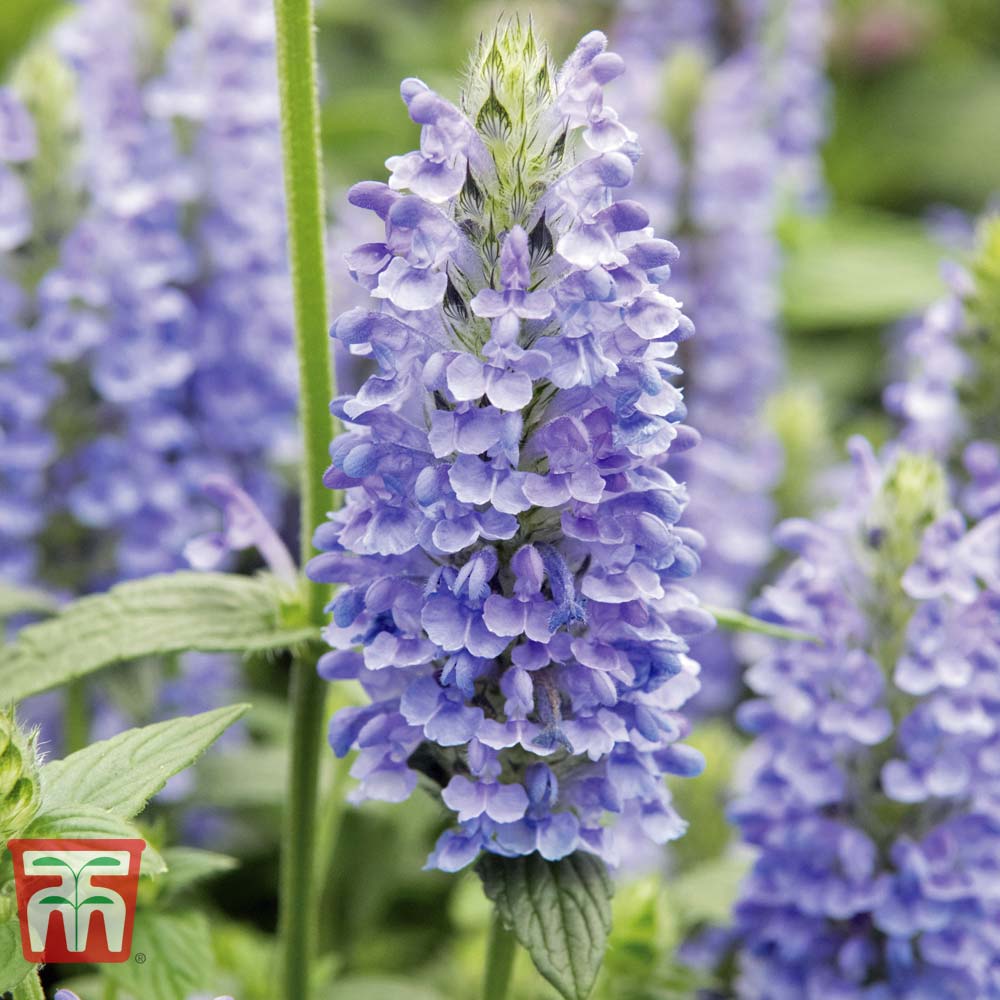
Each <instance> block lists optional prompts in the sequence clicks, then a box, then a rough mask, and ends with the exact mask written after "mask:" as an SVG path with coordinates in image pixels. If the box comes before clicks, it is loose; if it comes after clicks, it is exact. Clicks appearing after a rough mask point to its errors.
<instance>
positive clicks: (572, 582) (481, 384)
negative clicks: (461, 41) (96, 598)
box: [309, 22, 709, 871]
mask: <svg viewBox="0 0 1000 1000" xmlns="http://www.w3.org/2000/svg"><path fill="white" fill-rule="evenodd" d="M621 69H622V63H621V60H620V59H619V58H618V57H617V56H614V55H611V54H609V53H607V52H605V40H604V38H603V36H601V35H599V34H596V33H595V34H592V35H588V36H587V37H586V38H585V39H584V40H583V42H581V44H580V46H579V48H578V49H577V51H576V52H575V53H574V55H573V56H572V57H571V58H570V60H569V62H567V64H566V66H565V67H564V68H563V70H562V71H561V72H557V71H556V69H555V67H554V66H553V65H552V64H551V62H550V60H549V56H548V54H547V52H546V50H545V48H544V46H542V45H540V43H539V42H538V41H537V39H536V38H535V37H534V35H533V29H532V28H531V27H530V26H524V25H519V24H518V23H517V22H510V23H505V24H503V25H501V26H500V27H499V28H498V29H497V32H496V34H495V35H494V36H493V37H491V38H488V39H485V40H484V41H483V43H482V47H481V48H480V49H479V50H478V51H477V53H476V55H475V57H474V63H473V71H472V73H471V77H470V81H469V84H468V86H467V88H466V90H465V92H464V94H463V95H462V99H461V101H460V102H459V105H458V107H456V106H454V105H452V104H450V103H448V102H447V101H445V100H444V99H443V98H441V97H439V96H438V95H436V94H434V93H432V92H431V91H430V90H428V89H427V88H426V87H425V86H424V85H423V84H422V83H420V81H417V80H408V81H406V82H405V83H404V84H403V98H404V100H405V101H406V103H407V106H408V108H409V111H410V115H411V117H412V118H413V119H414V120H415V121H417V122H419V123H420V124H421V125H422V132H421V139H420V149H419V150H418V151H415V152H412V153H408V154H406V155H405V156H401V157H394V158H393V159H391V160H389V161H388V166H389V169H390V170H391V171H392V176H391V178H390V184H389V186H388V187H386V186H384V185H376V184H371V183H365V184H360V185H357V186H356V187H355V188H354V189H353V190H352V193H351V196H350V197H351V201H352V203H353V204H355V205H357V206H359V207H361V208H364V209H367V210H368V211H370V212H371V213H372V214H373V215H374V216H375V217H376V218H377V219H378V220H379V222H380V224H381V225H382V226H383V227H384V229H385V240H384V242H378V243H368V244H365V245H364V246H362V247H360V248H359V249H358V251H357V252H356V253H355V254H352V255H349V259H348V263H349V267H350V269H351V271H352V273H353V274H354V276H355V279H356V281H357V282H358V284H359V285H360V286H361V287H362V289H364V290H367V291H368V292H369V293H370V299H369V304H368V306H367V308H364V307H362V308H357V309H353V310H351V311H350V312H348V313H346V314H345V315H343V316H341V317H340V318H339V319H338V320H337V321H336V322H335V323H334V324H333V330H332V334H333V336H334V337H335V338H337V339H338V340H339V341H341V342H342V343H343V344H344V345H345V346H347V347H349V348H350V349H351V350H352V351H354V352H357V353H361V352H364V353H365V354H369V355H370V356H371V358H372V359H373V361H374V362H375V364H376V366H377V370H376V371H375V372H374V373H373V374H372V376H371V377H370V378H369V379H368V380H367V381H366V382H365V384H364V385H362V386H361V387H360V388H359V389H358V391H357V392H356V393H354V394H353V395H352V396H349V397H345V398H343V399H341V400H336V401H335V402H334V412H336V413H337V414H338V415H339V416H341V417H342V418H343V419H344V421H345V423H346V425H347V429H346V430H345V432H344V434H343V435H342V436H341V437H339V438H338V439H337V440H336V441H334V442H333V445H332V447H331V450H330V454H331V459H332V465H331V467H330V469H329V471H328V472H327V475H326V482H327V483H328V485H329V486H330V487H331V488H334V489H340V490H343V491H344V496H345V504H344V507H343V509H342V510H341V511H339V512H337V513H336V514H334V515H332V517H331V519H330V521H329V522H327V523H326V524H325V525H323V526H322V527H321V528H320V529H319V530H318V531H317V533H316V540H317V544H318V545H319V547H320V548H321V549H322V550H323V551H324V554H323V555H321V556H319V557H317V558H316V559H315V560H313V562H312V563H311V565H310V569H309V572H310V573H311V575H312V576H313V577H314V578H315V579H318V580H323V581H325V582H330V583H339V584H341V585H342V589H341V590H340V592H339V595H338V596H337V598H336V599H335V600H334V602H333V604H332V605H331V611H332V615H333V621H332V623H331V624H330V625H329V626H328V628H327V629H326V633H325V634H326V637H327V639H328V641H329V643H330V645H331V646H332V647H333V651H332V652H331V653H328V654H327V655H326V656H324V657H323V659H322V660H321V662H320V668H319V669H320V672H321V674H322V675H323V676H324V677H327V678H329V679H331V680H341V679H348V678H355V679H357V680H359V681H360V682H361V684H362V685H363V686H364V688H365V689H366V691H367V692H368V694H369V696H370V697H371V704H370V705H369V706H366V707H364V708H357V707H352V708H349V709H346V710H344V711H343V712H341V713H339V714H338V715H337V716H335V718H334V720H333V723H332V725H331V731H330V740H331V744H332V746H333V748H334V750H335V751H336V752H337V753H338V754H344V753H346V752H347V751H348V750H349V749H350V748H351V747H357V748H358V749H359V751H360V755H361V756H360V758H359V760H360V761H361V763H360V764H359V766H358V773H359V777H361V779H362V785H361V788H360V790H359V795H360V796H365V795H377V796H378V797H381V798H391V799H392V800H397V799H398V798H399V797H402V795H403V794H405V792H406V791H407V789H408V788H412V787H413V786H415V784H416V780H417V772H418V771H420V770H424V771H425V772H426V773H427V774H428V775H429V776H431V777H433V778H434V779H435V780H436V781H438V782H439V783H440V784H441V786H442V791H441V798H442V801H443V803H444V805H445V806H446V807H447V808H448V809H450V810H451V811H452V813H453V814H454V818H455V825H454V827H453V828H452V829H449V830H448V831H446V832H445V833H444V834H443V835H442V837H441V839H440V840H439V842H438V844H437V846H436V847H435V849H434V852H433V853H432V855H431V857H430V859H429V861H428V864H429V865H430V866H432V867H438V868H441V869H443V870H445V871H456V870H458V869H460V868H463V867H465V866H466V865H468V864H470V863H471V862H473V861H474V860H475V859H476V857H477V856H478V855H479V854H480V853H481V852H482V851H487V852H492V853H495V854H499V855H503V856H512V855H518V854H530V853H533V852H536V851H537V852H538V853H539V854H541V855H542V856H543V857H544V858H547V859H550V860H555V859H558V858H561V857H564V856H566V855H567V854H569V853H572V852H573V851H575V850H588V851H594V852H597V853H600V854H601V855H602V856H603V857H605V858H606V859H607V860H608V861H609V862H614V861H615V859H616V858H617V855H618V853H619V852H618V850H617V848H616V846H615V832H614V831H615V825H614V823H612V822H611V821H612V819H615V818H617V822H618V823H619V824H624V825H626V826H635V828H636V830H637V831H638V833H639V835H643V836H645V835H649V836H652V837H653V839H654V840H657V841H659V842H662V841H663V840H664V839H667V837H668V836H678V835H679V834H680V833H681V832H682V831H683V823H682V822H681V821H680V820H679V819H677V818H676V817H675V814H674V813H673V810H672V808H671V806H670V797H669V793H668V791H667V789H666V786H665V784H664V783H663V782H662V781H661V780H659V779H660V777H661V776H662V774H663V773H666V772H670V773H679V774H692V773H694V772H695V771H696V770H697V768H696V767H695V765H694V763H693V762H692V760H691V759H690V757H689V756H685V755H684V754H683V753H682V752H680V751H679V750H677V747H676V744H677V741H678V740H679V739H681V737H682V736H683V735H684V733H685V732H686V726H685V723H684V720H683V718H682V717H681V715H680V714H679V710H680V708H681V706H682V705H683V703H684V702H685V701H686V699H687V698H688V697H690V695H691V694H693V693H694V691H695V690H697V686H698V682H697V680H696V675H697V672H698V667H697V664H696V663H694V662H693V661H692V660H691V659H690V658H689V657H688V656H687V648H688V647H687V637H689V636H692V635H695V634H697V633H698V632H699V631H701V630H704V629H705V627H706V626H708V624H709V623H708V621H707V616H705V615H700V614H699V612H698V611H697V606H696V602H695V601H694V599H693V598H692V597H691V596H690V594H688V592H687V591H686V590H684V589H682V586H681V584H679V583H678V581H679V580H680V579H681V578H683V577H685V576H687V575H689V574H690V573H691V572H692V571H693V570H694V569H695V568H696V566H697V564H698V556H697V552H696V548H697V547H698V546H699V545H700V541H699V539H698V538H697V536H695V535H694V534H693V533H691V532H689V531H687V530H686V529H684V528H679V527H678V526H677V521H678V519H679V518H680V516H681V512H682V510H683V507H684V504H685V500H686V495H685V491H684V488H683V486H681V484H679V483H678V482H677V481H676V480H674V479H673V478H672V477H671V476H670V475H668V474H667V473H666V472H664V471H663V470H662V468H661V466H662V462H663V460H664V457H665V455H666V453H667V451H668V449H669V448H670V446H671V444H672V442H674V441H675V440H687V441H690V440H691V435H687V436H686V437H685V434H684V432H683V430H681V429H680V422H681V420H682V419H683V416H684V409H683V403H682V400H681V394H680V391H679V389H678V388H677V387H676V386H674V385H673V384H672V382H671V379H673V378H674V377H676V376H677V375H678V374H679V369H678V368H677V367H676V366H674V364H673V362H672V360H670V359H672V358H673V355H674V353H675V351H676V346H677V342H678V341H679V340H680V339H682V338H683V336H687V335H689V334H690V332H691V330H690V323H689V322H688V321H687V320H686V319H685V318H684V317H683V315H682V313H681V309H680V305H679V303H678V302H677V301H676V300H675V299H674V298H673V297H671V296H670V295H668V294H666V292H665V290H664V289H663V288H662V284H663V282H664V281H666V279H667V278H668V276H669V268H668V266H667V264H668V262H670V261H672V260H674V259H675V257H676V251H675V250H674V248H673V247H672V245H671V244H668V243H666V241H663V240H656V239H655V238H654V237H653V234H652V230H651V229H650V228H649V218H648V215H647V213H646V212H645V211H644V210H643V209H642V207H641V206H640V205H638V204H636V203H635V202H632V201H628V200H625V199H623V198H620V195H621V194H622V193H623V190H622V189H623V188H625V187H626V186H627V184H628V182H629V179H630V178H631V176H632V173H633V161H634V159H635V157H636V156H637V155H638V147H637V146H636V144H635V137H634V136H633V135H632V133H630V132H629V131H628V130H627V129H625V128H624V126H622V125H621V124H620V123H618V121H617V117H616V116H615V114H614V112H613V111H612V110H611V109H610V108H609V107H607V106H606V105H605V104H604V100H603V87H604V84H605V83H606V82H607V81H608V80H610V79H612V78H613V77H614V76H616V75H617V74H618V73H620V72H621ZM528 81H532V82H531V83H530V85H529V83H528ZM358 647H360V650H361V652H360V653H359V652H358ZM626 748H631V750H630V751H629V753H628V754H624V753H623V750H624V749H626ZM543 760H544V761H546V762H547V763H545V764H543V763H541V762H542V761H543ZM623 762H627V767H626V764H625V763H623ZM625 773H627V775H628V776H629V780H628V781H623V780H620V777H621V774H625ZM651 817H658V818H660V819H657V820H656V821H655V822H654V820H653V819H652V818H651ZM664 817H666V820H663V819H662V818H664ZM627 836H631V833H628V834H627Z"/></svg>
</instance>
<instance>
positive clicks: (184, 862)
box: [162, 847, 239, 893]
mask: <svg viewBox="0 0 1000 1000" xmlns="http://www.w3.org/2000/svg"><path fill="white" fill-rule="evenodd" d="M163 860H164V861H165V862H166V863H167V873H166V876H165V877H164V879H163V881H162V887H163V890H164V891H165V892H168V893H178V892H181V891H182V890H184V889H187V888H189V887H190V886H192V885H195V884H196V883H198V882H202V881H204V880H205V879H210V878H213V877H214V876H216V875H222V874H225V873H226V872H231V871H232V870H233V869H234V868H236V867H238V865H239V862H238V861H237V860H236V859H235V858H231V857H229V856H228V855H226V854H216V853H215V852H214V851H203V850H201V849H200V848H197V847H168V848H167V849H166V850H165V851H164V852H163Z"/></svg>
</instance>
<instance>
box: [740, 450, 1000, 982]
mask: <svg viewBox="0 0 1000 1000" xmlns="http://www.w3.org/2000/svg"><path fill="white" fill-rule="evenodd" d="M855 460H856V464H857V483H856V494H855V496H854V497H853V499H852V500H851V501H850V502H847V503H845V504H843V505H842V506H841V507H839V508H837V509H836V510H835V511H833V512H831V513H830V514H828V515H826V516H824V517H823V518H821V519H820V520H819V521H817V522H816V523H809V522H805V521H793V522H789V523H787V524H786V525H785V526H784V527H783V528H782V529H781V530H780V539H781V541H782V543H783V544H784V545H785V547H787V548H789V549H791V550H792V551H793V552H794V553H795V554H796V556H797V558H796V560H795V561H794V562H793V563H792V564H791V565H790V566H789V567H788V568H787V569H786V570H785V572H784V573H783V574H782V575H781V577H780V578H779V580H778V581H777V583H775V584H774V585H773V586H771V587H768V588H766V589H765V590H764V593H763V597H762V598H761V602H760V610H761V612H762V613H763V615H764V616H765V617H769V618H772V619H773V620H775V621H779V622H782V623H785V624H788V625H792V626H795V627H798V628H801V629H804V630H807V631H808V632H811V633H813V634H814V635H815V636H816V637H818V639H819V642H818V644H813V643H806V642H802V643H787V644H784V645H782V646H781V647H780V648H775V649H774V650H772V651H771V652H770V653H768V654H766V655H764V656H763V657H762V658H761V659H760V660H759V661H758V662H756V663H755V664H754V665H753V666H752V667H751V669H750V671H749V672H748V674H747V682H748V684H749V685H750V687H751V688H752V689H753V690H754V691H755V692H756V694H757V695H758V696H759V698H758V699H757V700H753V701H750V702H747V703H746V704H745V705H744V706H743V707H742V709H741V711H740V720H741V722H742V723H743V724H744V726H745V727H746V728H747V729H748V730H749V731H750V732H751V733H753V734H754V735H755V740H754V744H753V747H752V749H751V750H750V753H749V759H748V762H747V766H748V770H749V778H748V787H747V788H746V789H745V790H744V792H743V793H742V794H741V795H740V796H739V797H738V799H737V800H736V802H735V803H734V805H733V807H732V810H731V813H732V818H733V820H734V821H735V822H736V823H737V825H738V826H739V827H740V829H741V830H742V833H743V836H744V838H745V839H746V840H747V841H748V842H749V843H751V844H753V845H754V846H755V847H756V848H757V850H758V852H759V853H758V857H757V860H756V862H755V864H754V867H753V871H752V873H751V875H750V876H749V878H748V879H747V881H746V883H745V885H744V888H743V892H742V897H741V899H740V901H739V903H738V904H737V907H736V911H735V916H736V934H737V937H738V940H739V946H738V947H739V965H738V968H739V975H738V978H737V985H736V992H737V995H738V996H740V997H741V998H748V1000H750V998H753V1000H761V998H768V1000H780V998H788V1000H792V998H800V997H812V996H817V997H818V996H837V997H843V998H845V1000H850V998H857V1000H862V998H864V1000H877V998H889V997H911V998H917V997H932V996H933V997H956V998H957V997H971V996H975V997H984V998H985V997H993V996H997V995H1000V994H998V989H1000V985H998V984H1000V978H998V977H1000V950H998V947H997V940H996V935H995V934H994V933H993V931H992V929H991V928H992V927H993V926H994V924H995V922H996V920H997V918H998V917H1000V910H998V904H997V897H996V892H995V881H996V878H995V873H996V870H997V865H998V862H1000V854H998V851H997V844H998V843H1000V841H998V835H1000V813H998V811H997V793H998V787H1000V786H998V784H997V775H998V773H1000V772H998V769H997V750H998V746H1000V744H998V739H1000V735H998V734H1000V730H998V714H997V704H998V700H997V699H998V687H997V676H998V673H997V668H998V665H1000V628H998V622H1000V617H998V611H1000V559H998V552H1000V547H998V545H997V538H998V537H1000V535H998V533H1000V519H998V518H997V517H996V516H995V515H994V516H993V517H991V518H988V519H986V520H984V521H982V522H980V523H979V524H978V525H977V526H975V527H974V528H971V529H969V528H967V527H966V524H965V522H964V520H963V518H962V516H961V515H960V514H959V513H958V512H957V511H955V510H954V509H951V508H950V504H949V500H948V493H947V488H946V485H945V479H944V473H943V471H942V470H941V468H940V466H938V465H937V464H936V463H935V462H934V461H933V460H932V459H929V458H926V457H920V456H915V455H911V454H907V453H905V452H902V453H900V454H898V455H897V457H895V458H893V459H891V460H889V461H888V462H887V463H886V464H885V465H884V466H882V467H880V466H879V465H878V464H877V463H876V462H875V460H874V458H873V456H872V455H871V453H870V451H869V450H868V449H867V447H866V446H865V445H863V444H857V445H856V446H855Z"/></svg>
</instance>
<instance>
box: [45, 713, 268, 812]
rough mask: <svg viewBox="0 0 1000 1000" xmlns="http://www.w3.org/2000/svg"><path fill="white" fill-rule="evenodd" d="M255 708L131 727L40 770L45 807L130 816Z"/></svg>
mask: <svg viewBox="0 0 1000 1000" xmlns="http://www.w3.org/2000/svg"><path fill="white" fill-rule="evenodd" d="M249 707H250V706H249V705H230V706H229V707H228V708H217V709H215V710H214V711H212V712H203V713H202V714H201V715H193V716H186V717H183V718H180V719H170V720H169V721H167V722H157V723H155V724H154V725H152V726H144V727H142V728H141V729H130V730H128V731H127V732H124V733H121V734H119V735H118V736H114V737H112V738H111V739H110V740H103V741H101V742H100V743H93V744H91V745H90V746H89V747H86V748H84V749H83V750H80V751H78V752H77V753H74V754H71V755H70V756H69V757H67V758H66V759H65V760H57V761H53V762H52V763H51V764H46V765H45V766H44V767H42V769H41V772H40V776H41V783H42V803H43V808H45V809H46V810H47V811H51V810H53V809H57V808H60V807H66V806H80V805H90V806H97V807H98V808H100V809H106V810H107V811H108V812H110V813H113V814H114V815H116V816H121V817H124V818H126V819H128V818H130V817H132V816H135V815H137V814H138V813H140V812H142V809H143V807H144V806H145V805H146V803H147V802H148V801H149V800H150V799H151V798H152V797H153V796H154V795H155V794H156V793H157V792H158V791H159V790H160V789H161V788H163V786H164V785H165V784H166V783H167V779H168V778H170V777H172V776H173V775H175V774H177V772H178V771H182V770H184V768H186V767H188V766H189V765H190V764H192V763H193V762H194V761H195V760H196V759H197V758H198V757H199V756H200V755H201V754H202V753H203V752H204V751H205V750H206V749H207V748H208V747H209V746H211V744H212V743H214V742H215V741H216V740H217V739H218V738H219V737H220V736H221V735H222V733H223V732H224V731H225V730H226V729H227V728H228V727H229V726H231V725H232V724H233V723H234V722H235V721H236V720H237V719H239V718H240V716H242V715H243V714H244V713H245V712H246V711H247V709H248V708H249Z"/></svg>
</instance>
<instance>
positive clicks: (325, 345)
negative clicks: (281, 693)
mask: <svg viewBox="0 0 1000 1000" xmlns="http://www.w3.org/2000/svg"><path fill="white" fill-rule="evenodd" d="M274 11H275V17H276V20H277V44H278V81H279V83H278V85H279V89H280V92H281V124H282V133H281V138H282V146H283V149H284V163H285V199H286V202H287V214H288V251H289V261H290V265H291V272H292V285H293V290H294V293H295V336H296V346H297V350H298V356H299V386H300V389H299V393H300V405H299V419H300V421H301V424H302V443H303V455H302V476H301V486H302V528H301V531H302V537H301V546H300V548H301V554H302V565H303V566H305V564H306V562H308V560H309V559H311V558H312V556H313V554H314V549H313V545H312V532H313V529H314V528H315V527H316V525H317V524H318V523H319V522H320V520H321V518H322V516H323V513H324V512H325V510H326V509H327V507H328V506H329V499H330V494H329V492H328V491H327V489H326V487H325V486H324V485H323V472H324V470H325V469H326V466H327V465H328V464H329V452H328V449H329V447H330V438H331V436H332V434H333V421H332V418H331V417H330V409H329V406H330V399H331V398H332V393H333V377H332V371H331V365H330V346H329V335H328V330H327V311H326V310H327V301H326V263H325V257H324V247H325V244H324V229H325V224H324V211H323V183H322V170H323V167H322V153H321V150H320V137H319V99H318V95H317V90H316V45H315V41H314V36H313V8H312V3H311V2H310V0H275V4H274ZM308 600H309V619H310V621H312V622H315V623H317V624H319V623H320V622H322V620H323V605H324V604H325V602H326V593H325V588H323V587H317V586H315V585H313V586H311V587H310V593H309V599H308Z"/></svg>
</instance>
